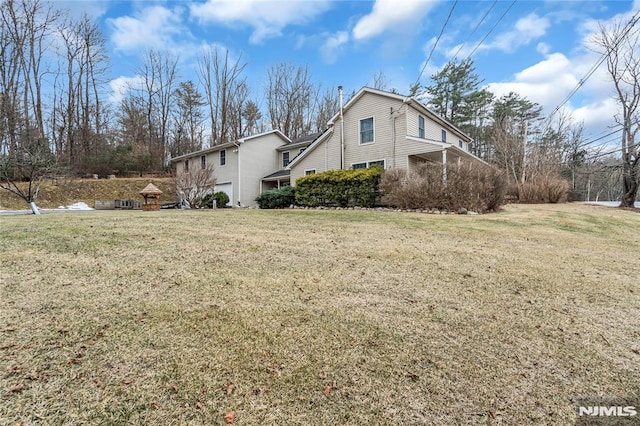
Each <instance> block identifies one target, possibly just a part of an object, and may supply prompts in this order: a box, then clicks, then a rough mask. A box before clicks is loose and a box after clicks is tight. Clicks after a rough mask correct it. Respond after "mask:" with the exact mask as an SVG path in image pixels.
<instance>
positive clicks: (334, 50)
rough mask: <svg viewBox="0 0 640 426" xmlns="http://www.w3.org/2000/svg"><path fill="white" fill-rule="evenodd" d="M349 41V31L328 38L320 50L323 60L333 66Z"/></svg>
mask: <svg viewBox="0 0 640 426" xmlns="http://www.w3.org/2000/svg"><path fill="white" fill-rule="evenodd" d="M348 41H349V33H348V32H347V31H338V32H337V33H335V34H331V35H330V36H329V37H327V39H326V41H325V42H324V44H323V45H322V47H321V48H320V53H321V54H322V58H323V59H324V61H325V62H326V63H328V64H333V63H334V62H335V61H336V59H337V56H338V52H339V51H340V49H342V47H343V46H344V45H345V44H346V43H347V42H348Z"/></svg>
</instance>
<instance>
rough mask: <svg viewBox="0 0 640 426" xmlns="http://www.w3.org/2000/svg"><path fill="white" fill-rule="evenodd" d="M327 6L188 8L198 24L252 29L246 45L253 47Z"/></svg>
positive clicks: (233, 3)
mask: <svg viewBox="0 0 640 426" xmlns="http://www.w3.org/2000/svg"><path fill="white" fill-rule="evenodd" d="M329 6H330V2H329V1H327V0H314V1H268V0H207V2H206V3H199V4H193V5H191V16H192V17H193V18H195V19H197V20H199V21H201V22H215V23H219V24H223V25H226V26H237V25H245V26H249V27H252V28H253V29H254V31H253V34H251V37H250V38H249V41H250V42H251V43H254V44H256V43H261V42H262V41H264V40H265V39H267V38H271V37H277V36H279V35H281V34H282V30H283V29H284V28H285V27H286V26H288V25H301V24H305V23H308V22H309V21H311V20H313V18H315V17H316V16H318V15H320V14H322V13H324V12H325V11H326V10H327V9H328V8H329Z"/></svg>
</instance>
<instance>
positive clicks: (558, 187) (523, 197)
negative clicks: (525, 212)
mask: <svg viewBox="0 0 640 426" xmlns="http://www.w3.org/2000/svg"><path fill="white" fill-rule="evenodd" d="M514 186H515V188H512V190H511V192H515V194H516V196H517V198H518V201H519V202H521V203H564V202H566V201H567V200H568V199H569V192H570V186H569V182H567V181H566V180H565V179H563V178H562V177H560V176H554V175H548V176H539V177H535V178H533V179H531V180H530V181H528V182H525V183H524V184H518V185H514Z"/></svg>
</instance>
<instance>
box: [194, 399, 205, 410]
mask: <svg viewBox="0 0 640 426" xmlns="http://www.w3.org/2000/svg"><path fill="white" fill-rule="evenodd" d="M196 408H197V409H198V410H202V409H203V408H204V404H203V403H202V402H200V401H198V402H196Z"/></svg>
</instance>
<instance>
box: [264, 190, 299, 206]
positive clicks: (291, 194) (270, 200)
mask: <svg viewBox="0 0 640 426" xmlns="http://www.w3.org/2000/svg"><path fill="white" fill-rule="evenodd" d="M295 194H296V191H295V189H294V188H293V187H292V186H285V187H282V188H280V189H270V190H269V191H265V192H263V193H262V194H260V195H258V196H257V197H256V202H257V203H258V207H260V208H261V209H284V208H286V207H289V206H290V205H292V204H295V202H296V195H295Z"/></svg>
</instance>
